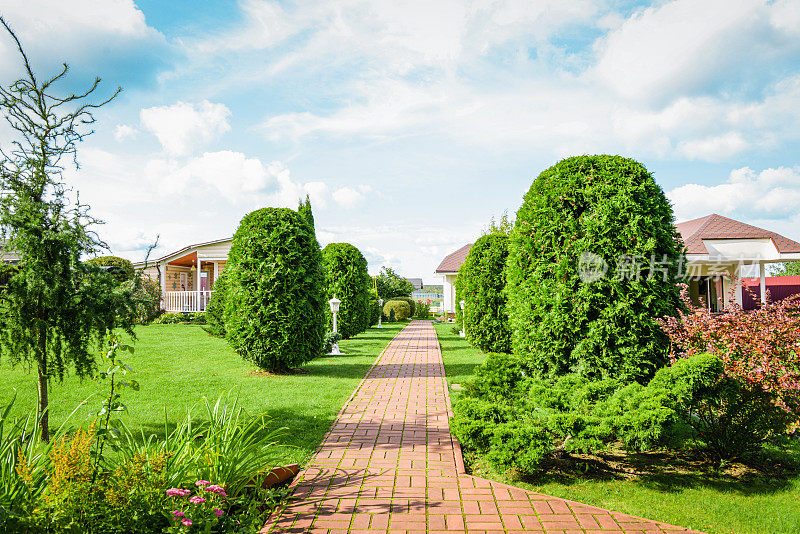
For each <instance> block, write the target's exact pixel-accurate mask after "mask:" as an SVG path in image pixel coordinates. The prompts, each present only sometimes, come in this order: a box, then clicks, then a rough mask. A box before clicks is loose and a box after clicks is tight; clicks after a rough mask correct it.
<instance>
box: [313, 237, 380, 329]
mask: <svg viewBox="0 0 800 534" xmlns="http://www.w3.org/2000/svg"><path fill="white" fill-rule="evenodd" d="M322 265H323V267H324V269H325V280H326V290H325V293H326V297H327V298H328V299H331V298H333V297H334V296H335V297H336V298H338V299H339V300H341V301H342V303H341V305H340V306H339V312H338V314H337V329H338V331H339V332H340V333H341V334H342V337H343V338H344V339H348V338H350V337H353V336H354V335H356V334H358V333H360V332H363V331H364V330H366V329H367V327H369V321H370V315H371V314H370V310H369V296H370V284H371V282H372V280H371V279H370V276H369V273H368V272H367V260H366V259H364V255H363V254H361V251H359V250H358V249H357V248H356V247H354V246H353V245H351V244H350V243H331V244H329V245H328V246H326V247H325V248H324V249H322ZM326 316H327V318H328V324H331V322H332V314H331V312H330V307H327V308H326Z"/></svg>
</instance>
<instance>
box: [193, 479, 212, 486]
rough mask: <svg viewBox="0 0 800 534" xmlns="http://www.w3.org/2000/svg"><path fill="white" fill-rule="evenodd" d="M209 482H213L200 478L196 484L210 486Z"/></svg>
mask: <svg viewBox="0 0 800 534" xmlns="http://www.w3.org/2000/svg"><path fill="white" fill-rule="evenodd" d="M209 484H211V482H209V481H208V480H198V481H197V482H195V483H194V485H195V486H208V485H209Z"/></svg>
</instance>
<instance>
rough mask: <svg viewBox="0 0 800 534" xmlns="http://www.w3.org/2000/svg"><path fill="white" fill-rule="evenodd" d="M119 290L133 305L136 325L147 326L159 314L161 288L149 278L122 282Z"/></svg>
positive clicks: (143, 277)
mask: <svg viewBox="0 0 800 534" xmlns="http://www.w3.org/2000/svg"><path fill="white" fill-rule="evenodd" d="M119 290H120V291H122V292H123V293H126V294H127V295H128V298H129V299H130V300H131V302H132V303H133V306H134V313H135V316H136V321H137V322H138V323H141V324H147V323H149V322H151V321H152V320H153V319H155V318H156V317H157V316H158V314H159V313H161V286H159V285H158V282H157V281H155V280H153V279H151V278H150V277H149V276H142V277H140V278H139V279H138V280H136V279H131V280H128V281H126V282H123V283H122V284H121V285H120V288H119Z"/></svg>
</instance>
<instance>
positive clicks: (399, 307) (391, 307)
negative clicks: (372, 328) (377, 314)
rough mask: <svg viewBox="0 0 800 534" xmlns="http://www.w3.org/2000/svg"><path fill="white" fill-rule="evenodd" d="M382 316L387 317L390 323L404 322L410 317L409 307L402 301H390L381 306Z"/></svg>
mask: <svg viewBox="0 0 800 534" xmlns="http://www.w3.org/2000/svg"><path fill="white" fill-rule="evenodd" d="M383 314H384V315H385V316H386V317H388V320H389V322H390V323H393V322H394V321H405V320H406V319H408V318H409V317H411V306H409V305H408V302H406V301H404V300H390V301H389V302H387V303H386V304H384V305H383Z"/></svg>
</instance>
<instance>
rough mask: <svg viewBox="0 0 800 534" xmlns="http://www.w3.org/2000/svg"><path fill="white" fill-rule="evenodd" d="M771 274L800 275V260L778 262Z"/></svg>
mask: <svg viewBox="0 0 800 534" xmlns="http://www.w3.org/2000/svg"><path fill="white" fill-rule="evenodd" d="M770 276H800V262H796V261H789V262H784V263H776V264H775V266H774V271H773V272H772V273H771V274H770Z"/></svg>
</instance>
